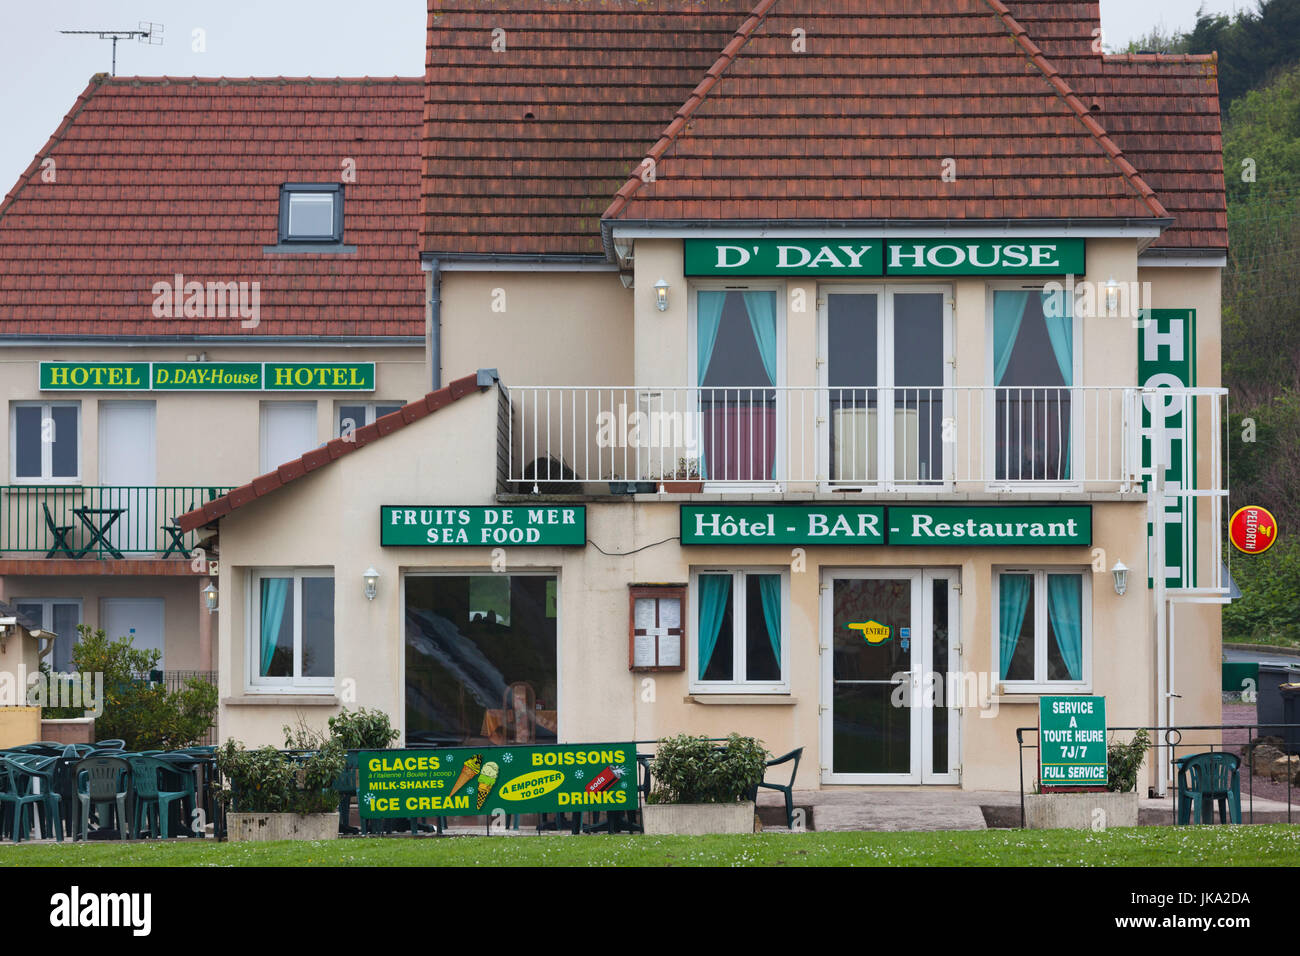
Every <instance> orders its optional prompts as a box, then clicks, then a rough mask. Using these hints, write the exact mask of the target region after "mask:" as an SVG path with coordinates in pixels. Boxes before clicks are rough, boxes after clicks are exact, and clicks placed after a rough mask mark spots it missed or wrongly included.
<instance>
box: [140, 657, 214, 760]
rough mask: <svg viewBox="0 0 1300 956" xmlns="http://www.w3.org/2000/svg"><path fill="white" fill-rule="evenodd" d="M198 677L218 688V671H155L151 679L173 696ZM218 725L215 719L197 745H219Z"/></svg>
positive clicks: (150, 676) (197, 741) (196, 742)
mask: <svg viewBox="0 0 1300 956" xmlns="http://www.w3.org/2000/svg"><path fill="white" fill-rule="evenodd" d="M193 677H197V678H198V679H199V680H201V681H205V682H206V683H209V684H211V685H212V686H213V687H216V686H217V672H216V671H153V672H152V673H150V675H149V678H150V680H151V681H153V682H154V683H160V684H162V685H163V686H164V687H166V688H167V693H169V694H172V693H175V692H176V691H180V690H184V689H185V683H186V681H188V680H189V679H190V678H193ZM217 742H218V741H217V724H216V720H215V719H214V720H213V722H212V726H210V727H209V728H208V730H207V733H205V734H204V735H203V737H202V739H200V740H196V741H194V743H195V744H215V743H217Z"/></svg>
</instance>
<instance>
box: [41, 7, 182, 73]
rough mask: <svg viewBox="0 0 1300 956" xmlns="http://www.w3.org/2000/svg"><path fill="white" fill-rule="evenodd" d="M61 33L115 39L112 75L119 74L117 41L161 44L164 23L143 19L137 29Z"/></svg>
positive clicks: (152, 44) (65, 31) (64, 31)
mask: <svg viewBox="0 0 1300 956" xmlns="http://www.w3.org/2000/svg"><path fill="white" fill-rule="evenodd" d="M59 32H60V33H67V34H77V35H84V36H97V37H99V38H100V39H101V40H112V41H113V72H112V74H111V75H112V76H117V41H118V40H131V39H135V40H138V41H139V42H140V43H147V44H149V45H150V46H161V45H162V41H163V25H162V24H161V23H149V22H148V21H146V20H141V21H140V24H139V27H138V29H135V30H60V31H59Z"/></svg>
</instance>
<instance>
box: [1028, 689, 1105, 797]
mask: <svg viewBox="0 0 1300 956" xmlns="http://www.w3.org/2000/svg"><path fill="white" fill-rule="evenodd" d="M1038 780H1039V782H1040V783H1041V784H1042V786H1043V789H1044V790H1047V789H1050V788H1052V787H1105V786H1106V782H1107V780H1106V698H1105V697H1084V696H1075V697H1040V698H1038Z"/></svg>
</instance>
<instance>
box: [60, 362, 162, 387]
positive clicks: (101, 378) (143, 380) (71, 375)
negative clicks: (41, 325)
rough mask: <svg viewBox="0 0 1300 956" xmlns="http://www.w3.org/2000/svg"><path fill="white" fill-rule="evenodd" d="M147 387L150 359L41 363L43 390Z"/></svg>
mask: <svg viewBox="0 0 1300 956" xmlns="http://www.w3.org/2000/svg"><path fill="white" fill-rule="evenodd" d="M148 389H149V363H148V362H42V363H41V391H43V392H57V391H68V392H89V391H95V392H99V391H104V392H117V391H124V392H140V391H147V390H148Z"/></svg>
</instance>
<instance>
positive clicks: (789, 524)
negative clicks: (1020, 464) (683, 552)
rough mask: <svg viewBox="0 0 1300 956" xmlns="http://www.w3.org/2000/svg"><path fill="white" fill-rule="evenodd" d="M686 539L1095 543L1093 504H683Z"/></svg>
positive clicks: (734, 541)
mask: <svg viewBox="0 0 1300 956" xmlns="http://www.w3.org/2000/svg"><path fill="white" fill-rule="evenodd" d="M681 536H682V544H797V545H807V544H851V545H873V544H875V545H880V544H890V545H937V546H961V545H967V546H970V545H976V546H983V545H1025V546H1034V545H1042V546H1050V545H1057V546H1074V545H1079V546H1090V545H1091V544H1092V506H1091V505H970V506H965V505H928V506H926V505H923V506H911V505H905V506H904V505H888V506H882V505H773V506H771V507H768V506H765V505H682V506H681Z"/></svg>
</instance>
